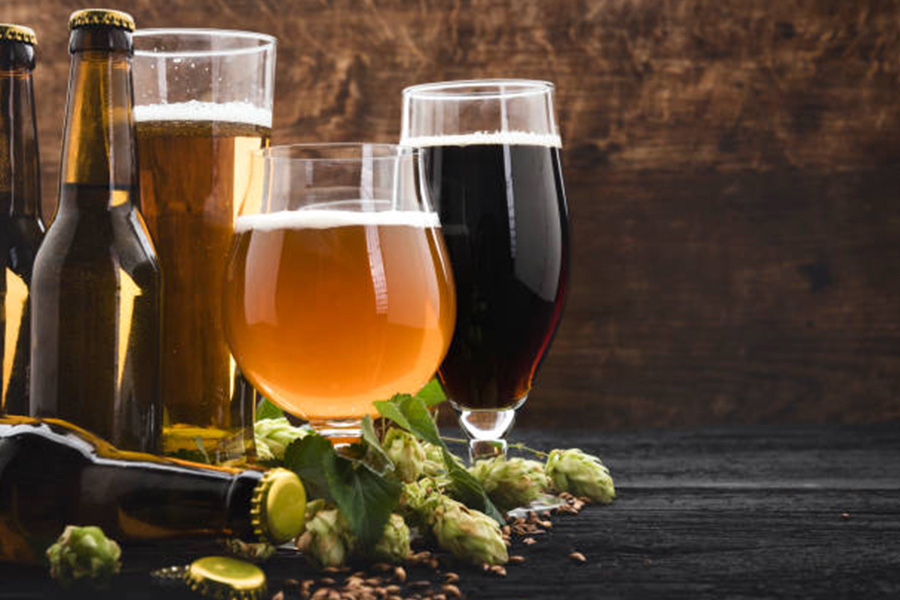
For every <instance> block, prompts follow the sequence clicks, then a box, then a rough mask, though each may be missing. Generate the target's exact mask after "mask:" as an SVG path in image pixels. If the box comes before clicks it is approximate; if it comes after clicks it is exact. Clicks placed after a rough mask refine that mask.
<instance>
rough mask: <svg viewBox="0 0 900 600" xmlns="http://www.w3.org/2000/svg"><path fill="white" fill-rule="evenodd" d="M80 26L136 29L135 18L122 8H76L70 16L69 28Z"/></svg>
mask: <svg viewBox="0 0 900 600" xmlns="http://www.w3.org/2000/svg"><path fill="white" fill-rule="evenodd" d="M79 27H118V28H119V29H124V30H125V31H134V19H133V18H132V16H131V15H129V14H128V13H126V12H122V11H120V10H112V9H109V8H85V9H83V10H76V11H75V12H73V13H72V16H71V17H69V30H70V31H71V30H72V29H77V28H79Z"/></svg>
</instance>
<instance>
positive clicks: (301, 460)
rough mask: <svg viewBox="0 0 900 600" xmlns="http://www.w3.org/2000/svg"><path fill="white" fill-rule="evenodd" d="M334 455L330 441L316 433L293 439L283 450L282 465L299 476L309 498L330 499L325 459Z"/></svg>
mask: <svg viewBox="0 0 900 600" xmlns="http://www.w3.org/2000/svg"><path fill="white" fill-rule="evenodd" d="M332 456H335V453H334V448H333V447H332V445H331V442H329V441H328V440H326V439H325V438H323V437H322V436H320V435H318V434H312V435H308V436H306V437H305V438H302V439H299V440H294V441H293V442H291V444H290V445H289V446H288V447H287V448H285V450H284V466H285V467H286V468H288V469H290V470H291V471H293V472H294V473H296V474H297V477H299V478H300V481H302V482H303V486H304V487H305V488H306V494H307V495H308V496H309V497H310V498H325V499H331V497H332V496H331V490H330V489H329V484H328V476H327V474H326V472H325V466H324V465H325V461H326V460H327V459H329V457H332Z"/></svg>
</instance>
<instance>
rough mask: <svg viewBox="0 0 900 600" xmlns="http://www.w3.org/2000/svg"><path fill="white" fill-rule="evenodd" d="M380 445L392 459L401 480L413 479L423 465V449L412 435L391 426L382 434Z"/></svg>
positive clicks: (417, 476) (421, 469)
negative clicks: (382, 439) (382, 438)
mask: <svg viewBox="0 0 900 600" xmlns="http://www.w3.org/2000/svg"><path fill="white" fill-rule="evenodd" d="M382 447H383V448H384V451H385V453H387V455H388V457H389V458H390V459H391V461H393V463H394V467H395V472H396V473H397V476H398V477H399V478H400V480H401V481H404V482H407V483H408V482H411V481H415V480H416V479H418V478H419V477H420V476H421V475H422V471H423V468H424V466H425V449H424V448H423V447H422V444H421V443H419V440H417V439H416V437H415V436H414V435H412V434H411V433H408V432H406V431H403V430H402V429H398V428H397V427H391V428H390V429H388V432H387V434H385V436H384V441H383V442H382Z"/></svg>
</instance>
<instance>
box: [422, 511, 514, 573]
mask: <svg viewBox="0 0 900 600" xmlns="http://www.w3.org/2000/svg"><path fill="white" fill-rule="evenodd" d="M428 520H429V521H430V523H431V530H432V532H433V533H434V536H435V538H437V541H438V544H439V545H440V547H441V548H443V549H444V550H447V551H449V552H450V553H451V554H453V555H454V556H456V557H457V558H459V559H462V560H465V561H468V562H471V563H473V564H476V565H480V564H485V563H486V564H489V565H500V564H504V563H506V562H507V561H508V560H509V556H508V555H507V552H506V543H505V542H504V541H503V535H502V533H501V532H500V526H499V525H497V522H496V521H494V520H493V519H492V518H490V517H489V516H487V515H486V514H484V513H481V512H478V511H477V510H470V509H468V508H466V506H465V505H464V504H462V503H461V502H457V501H456V500H452V499H450V498H448V497H446V496H439V497H438V500H437V501H436V502H435V508H434V511H433V513H432V514H431V515H430V519H428Z"/></svg>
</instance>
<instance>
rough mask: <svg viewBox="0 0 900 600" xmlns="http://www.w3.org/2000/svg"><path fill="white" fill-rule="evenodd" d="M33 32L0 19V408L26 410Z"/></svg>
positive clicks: (34, 229)
mask: <svg viewBox="0 0 900 600" xmlns="http://www.w3.org/2000/svg"><path fill="white" fill-rule="evenodd" d="M36 43H37V39H36V38H35V35H34V32H33V31H32V30H31V29H29V28H27V27H22V26H20V25H13V24H9V23H0V265H2V267H0V294H2V296H0V298H2V299H0V324H2V330H0V344H2V345H0V348H2V351H0V357H2V363H3V374H2V388H0V389H2V397H0V413H2V412H6V413H9V414H16V415H26V414H28V410H29V408H28V375H29V371H30V370H31V369H30V361H31V357H30V353H31V350H30V348H31V298H30V297H29V287H30V286H31V273H32V268H33V267H34V257H35V255H36V254H37V251H38V248H39V247H40V244H41V240H42V239H43V238H44V222H43V220H42V219H41V186H40V160H39V158H38V143H37V127H36V123H35V115H34V87H33V83H32V72H33V71H34V62H35V58H34V47H35V45H36Z"/></svg>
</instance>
